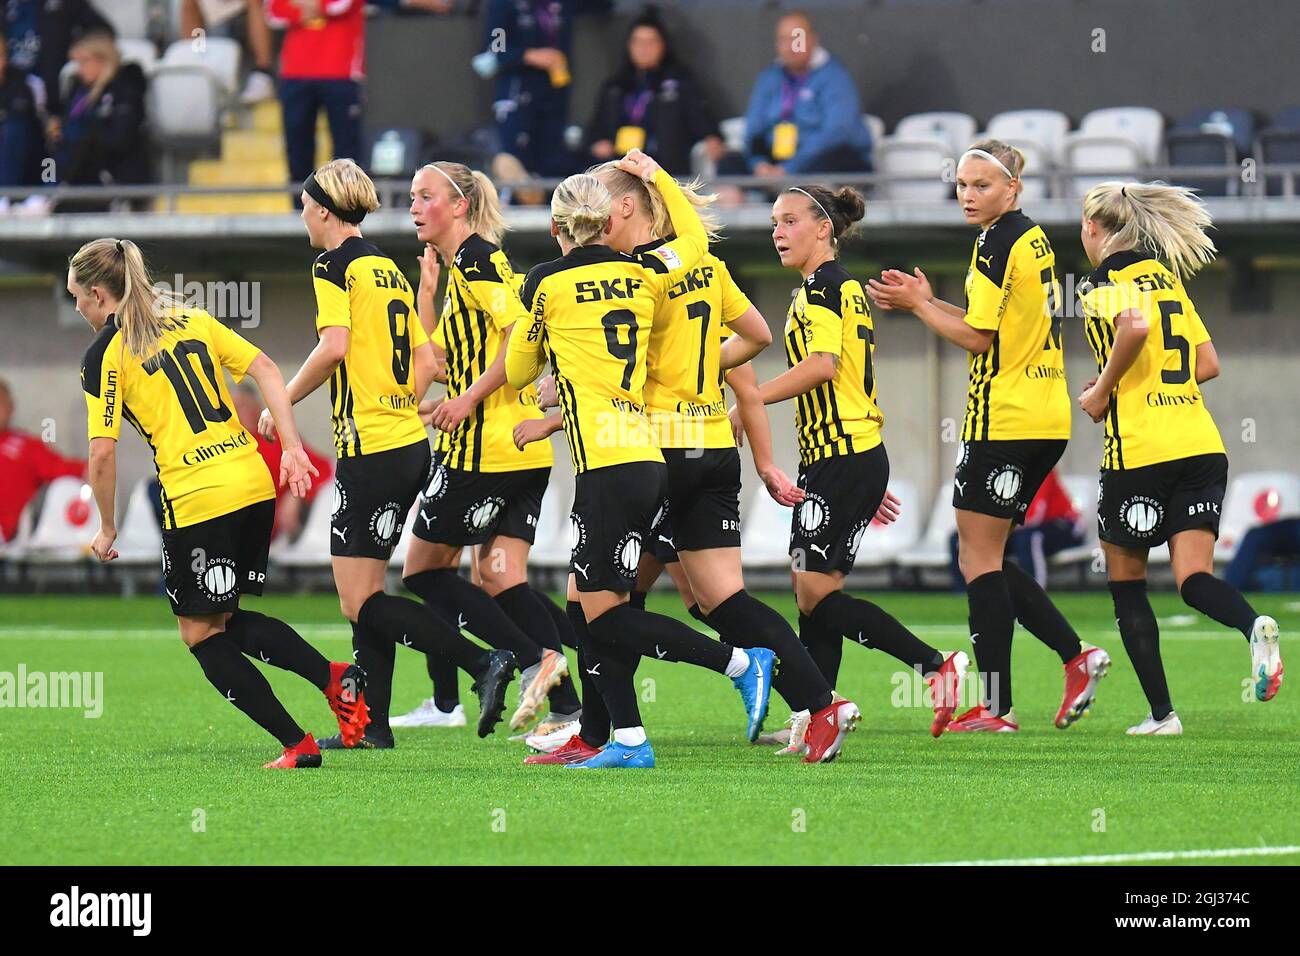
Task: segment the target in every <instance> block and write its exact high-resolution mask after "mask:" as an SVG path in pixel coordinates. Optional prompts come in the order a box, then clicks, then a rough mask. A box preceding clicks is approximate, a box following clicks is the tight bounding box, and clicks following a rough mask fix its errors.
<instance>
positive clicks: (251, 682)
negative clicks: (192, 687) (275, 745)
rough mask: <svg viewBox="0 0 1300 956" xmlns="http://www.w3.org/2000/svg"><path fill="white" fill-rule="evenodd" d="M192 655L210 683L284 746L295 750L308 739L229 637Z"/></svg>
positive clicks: (200, 646) (216, 639)
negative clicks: (295, 746)
mask: <svg viewBox="0 0 1300 956" xmlns="http://www.w3.org/2000/svg"><path fill="white" fill-rule="evenodd" d="M190 653H191V654H193V655H194V659H195V660H196V661H198V662H199V666H200V667H202V668H203V676H205V677H206V678H207V679H208V683H210V684H211V685H212V686H213V687H215V688H216V689H217V691H218V692H219V693H220V694H221V695H222V696H223V697H225V698H226V700H228V701H230V702H231V703H232V704H234V705H235V706H236V707H238V708H239V709H240V710H242V711H243V712H244V713H245V714H246V715H247V716H248V717H249V719H250V720H252V721H253V723H255V724H257V726H259V727H261V728H262V729H263V730H265V731H266V732H267V733H268V734H270V735H271V736H272V737H274V738H275V739H276V740H278V741H280V743H281V744H282V745H283V746H285V747H292V746H293V745H294V744H296V743H300V742H301V741H302V739H303V737H305V736H307V733H306V731H304V730H303V729H302V728H301V727H299V726H298V724H297V723H296V722H295V721H294V719H293V718H292V717H290V716H289V712H288V711H287V710H285V709H284V705H283V704H281V703H280V701H279V700H277V699H276V696H275V693H274V692H273V691H272V690H271V685H270V684H268V683H267V682H266V678H265V677H263V676H262V672H261V671H259V670H258V669H257V668H256V667H254V666H253V662H252V661H250V660H249V659H248V658H247V657H245V656H244V655H243V654H241V653H240V651H239V647H238V645H236V644H235V642H234V641H232V640H231V639H230V638H229V637H227V636H226V635H225V634H213V635H212V636H211V637H209V638H208V639H207V640H206V641H201V642H200V643H198V644H195V645H194V646H193V647H191V648H190Z"/></svg>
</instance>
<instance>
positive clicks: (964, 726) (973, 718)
mask: <svg viewBox="0 0 1300 956" xmlns="http://www.w3.org/2000/svg"><path fill="white" fill-rule="evenodd" d="M1019 729H1020V725H1019V724H1018V723H1016V722H1015V720H1014V719H1012V715H1011V714H1007V715H1006V716H1005V717H998V716H996V715H995V714H994V713H993V712H992V711H990V710H989V709H988V708H987V707H985V706H984V705H983V704H981V705H980V706H979V707H972V708H971V709H970V710H968V711H966V713H964V714H962V715H961V716H960V717H958V718H957V719H956V720H954V721H953V722H952V723H950V724H949V725H948V733H950V734H951V733H960V732H963V731H986V732H992V733H1004V734H1005V733H1013V732H1015V731H1017V730H1019Z"/></svg>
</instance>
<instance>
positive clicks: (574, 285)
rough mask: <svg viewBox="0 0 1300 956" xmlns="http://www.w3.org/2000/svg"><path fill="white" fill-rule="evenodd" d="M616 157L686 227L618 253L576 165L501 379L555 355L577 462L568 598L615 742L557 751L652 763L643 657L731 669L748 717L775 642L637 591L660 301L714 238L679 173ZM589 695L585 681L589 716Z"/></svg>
mask: <svg viewBox="0 0 1300 956" xmlns="http://www.w3.org/2000/svg"><path fill="white" fill-rule="evenodd" d="M620 168H622V169H624V170H625V171H627V172H630V173H633V174H635V175H637V176H639V177H640V178H641V179H642V180H645V181H649V180H653V181H654V182H655V184H656V186H657V187H658V189H659V190H660V192H661V193H662V194H663V197H664V201H665V203H666V204H667V208H668V212H669V216H670V219H671V221H672V223H673V224H674V226H675V227H676V229H677V232H678V238H677V239H676V240H674V241H673V242H671V243H668V244H665V245H662V246H659V247H658V248H655V249H653V250H649V251H646V252H642V253H640V254H638V255H636V256H632V255H626V254H623V253H619V252H615V251H614V250H613V249H611V248H610V247H609V246H608V245H607V244H606V242H607V237H608V232H609V224H610V212H611V206H612V199H611V197H610V194H609V190H608V189H606V188H605V186H604V185H603V184H602V183H601V182H600V181H599V180H598V179H596V178H595V177H594V176H591V175H587V174H583V175H578V176H571V177H569V178H568V179H566V180H565V181H564V182H563V183H561V184H560V186H559V188H558V189H557V190H556V191H555V194H554V196H553V197H552V200H551V220H552V225H551V232H552V234H553V235H554V236H555V237H556V239H557V241H558V242H559V245H560V250H561V252H562V253H563V256H562V257H561V258H559V259H557V260H555V261H553V262H548V263H545V264H543V265H540V266H537V267H536V268H534V269H533V270H532V271H531V272H529V274H528V277H527V279H526V280H525V281H524V287H523V292H522V295H521V298H522V300H523V304H524V307H525V308H526V309H528V310H529V311H530V312H531V313H532V316H531V321H530V322H529V324H528V325H527V326H526V327H525V328H523V329H520V330H517V331H516V333H515V334H514V335H512V336H511V337H510V342H509V345H508V346H507V352H506V377H507V380H508V381H509V382H510V384H511V385H513V386H515V387H517V388H523V387H524V386H526V385H528V384H530V383H532V382H533V381H534V380H535V379H536V378H537V376H538V374H539V373H540V372H541V370H542V367H543V365H544V364H545V362H546V360H547V358H548V357H549V360H550V363H551V366H552V368H553V370H554V374H555V383H556V388H557V390H558V392H559V397H560V404H561V408H562V410H563V417H564V432H565V437H566V438H567V440H568V444H569V451H570V456H571V458H572V460H573V468H574V471H575V472H576V474H577V487H576V490H575V495H574V503H573V513H572V515H571V522H572V526H573V527H572V530H573V543H574V544H573V556H572V559H571V563H570V567H571V571H572V573H571V575H570V578H569V597H570V600H572V601H574V602H575V603H577V604H580V605H581V610H582V621H581V622H580V623H581V624H582V625H583V631H585V633H582V632H580V633H579V645H580V647H581V648H582V652H583V658H584V670H585V672H586V673H587V674H589V675H590V676H591V677H592V678H593V679H594V684H595V688H596V690H597V691H598V692H599V696H600V697H601V698H603V700H604V702H605V704H606V705H607V707H608V709H609V716H610V722H611V723H612V724H613V727H614V742H613V743H611V744H609V745H608V746H606V747H605V748H604V750H601V751H597V750H596V747H597V746H599V745H600V744H603V743H605V740H603V739H586V738H584V737H582V736H581V735H576V736H575V737H574V738H573V739H572V740H571V741H570V744H569V745H568V746H566V747H565V748H561V750H560V751H557V752H556V754H555V755H554V756H556V760H555V761H554V762H567V760H566V757H567V758H577V762H575V763H573V764H572V765H574V766H583V767H593V768H595V767H619V768H622V767H649V766H653V765H654V752H653V750H652V749H651V748H650V745H649V742H648V741H647V740H646V736H645V731H644V729H643V728H642V726H641V718H640V714H639V712H638V709H637V699H636V691H635V688H634V685H633V674H634V672H635V669H636V665H637V661H638V660H639V658H640V656H642V655H655V656H656V657H658V658H659V659H661V660H680V661H686V662H689V663H694V664H698V665H700V666H702V667H707V668H710V669H712V670H715V671H718V672H719V673H725V674H726V675H727V676H728V677H731V678H732V680H733V681H734V682H735V684H736V687H737V688H738V689H739V690H740V691H741V694H742V697H743V698H744V700H745V705H746V711H747V717H748V720H749V722H750V725H751V726H753V725H754V724H759V725H761V724H762V720H763V717H764V716H765V714H766V710H767V696H768V693H769V690H770V679H771V668H772V661H773V654H772V652H771V650H768V649H766V648H759V649H755V650H752V651H750V652H749V653H746V652H745V651H742V650H740V649H739V648H733V647H730V646H728V645H726V644H719V643H715V642H713V641H711V640H708V639H707V638H705V637H704V636H703V635H701V634H699V633H698V632H697V631H696V630H695V629H694V628H691V627H688V626H686V625H685V624H683V623H681V622H680V621H676V620H674V619H672V618H668V617H663V616H660V615H657V614H651V613H648V612H646V611H645V610H643V609H639V608H635V607H633V606H631V605H630V604H629V603H628V594H629V592H630V591H631V590H632V587H633V585H634V584H635V581H636V571H637V564H638V562H639V560H640V556H641V547H642V542H643V541H644V540H645V535H646V534H647V533H648V531H649V527H650V523H651V519H652V518H653V516H654V512H655V509H656V508H657V507H658V506H659V503H660V501H661V500H662V498H663V494H664V486H665V484H666V479H667V469H666V468H665V466H664V459H663V455H662V454H661V453H660V451H659V448H658V446H657V444H656V443H655V440H654V436H653V434H652V432H651V428H650V420H649V418H648V416H647V415H646V410H645V401H644V389H645V381H646V353H647V349H648V345H649V341H648V340H649V333H650V330H651V327H652V324H653V321H654V318H655V314H656V310H657V308H658V305H659V302H660V301H661V300H662V299H663V298H664V297H665V296H667V295H668V293H669V291H670V290H671V289H672V288H673V286H674V285H675V283H677V282H678V281H680V280H681V279H683V278H684V277H685V276H686V275H687V274H688V272H689V270H691V269H693V268H694V267H695V266H696V265H697V264H698V263H699V262H700V259H701V257H702V256H703V255H704V253H705V252H706V251H707V248H708V236H707V234H706V233H705V231H704V228H703V226H702V224H701V223H700V218H699V216H698V215H697V214H696V213H695V210H694V208H693V207H692V206H691V204H690V202H689V201H687V200H686V198H685V197H684V196H683V195H682V192H681V189H680V188H679V187H678V185H677V184H676V183H675V182H674V181H673V180H672V178H671V177H669V176H668V175H667V174H666V173H664V172H663V171H662V170H660V169H659V167H658V164H656V163H655V162H654V161H653V160H651V159H650V158H649V157H648V156H645V155H644V154H642V153H639V152H638V151H633V152H632V153H629V154H628V156H627V157H625V158H624V159H623V160H621V161H620ZM593 703H594V701H593V695H592V694H591V692H590V691H588V692H587V693H586V695H585V699H584V701H583V726H584V728H586V727H587V726H588V722H589V718H590V714H591V711H592V707H593ZM608 726H609V725H608V724H606V725H605V727H606V731H605V732H606V733H607V732H608ZM584 756H585V757H586V758H587V759H581V758H582V757H584Z"/></svg>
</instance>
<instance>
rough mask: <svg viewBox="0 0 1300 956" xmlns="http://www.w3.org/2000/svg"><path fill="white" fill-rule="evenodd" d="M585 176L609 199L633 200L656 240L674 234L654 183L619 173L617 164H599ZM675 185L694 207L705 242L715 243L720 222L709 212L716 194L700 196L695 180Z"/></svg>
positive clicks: (666, 209) (621, 171) (671, 221)
mask: <svg viewBox="0 0 1300 956" xmlns="http://www.w3.org/2000/svg"><path fill="white" fill-rule="evenodd" d="M587 172H588V174H590V175H592V176H595V177H596V178H597V179H599V180H600V181H601V182H602V183H603V184H604V185H605V188H606V189H608V190H609V194H610V197H611V198H612V199H621V198H622V197H624V196H626V195H628V194H631V195H633V196H635V197H636V202H637V205H638V206H640V207H641V208H642V209H644V210H645V212H646V215H648V216H649V217H650V221H651V229H653V230H654V234H655V235H656V236H657V237H659V238H660V239H667V238H668V237H670V236H672V235H673V234H674V233H675V232H676V230H675V229H674V228H673V220H672V217H671V216H669V215H668V206H667V204H666V203H664V197H663V194H662V193H660V192H659V188H658V187H657V186H655V184H654V183H647V182H645V180H643V179H642V178H641V177H640V176H634V175H632V174H631V173H629V172H627V171H626V170H623V169H619V168H618V163H617V162H609V163H600V164H599V165H596V166H592V167H591V168H590V169H589V170H587ZM677 185H678V186H679V187H680V188H681V190H682V193H683V194H684V195H685V196H686V199H687V200H688V201H689V202H690V204H691V205H692V206H694V207H695V211H696V213H697V214H698V215H699V217H700V222H702V223H703V224H704V231H705V232H707V233H708V234H709V239H710V240H716V239H719V238H720V237H721V231H722V220H721V218H719V216H718V214H717V213H716V212H714V211H713V210H711V209H710V208H709V207H710V206H712V205H713V204H714V203H715V202H717V201H718V197H717V194H715V193H702V192H700V190H701V189H702V188H703V186H704V183H703V181H701V180H700V179H698V178H697V179H693V180H691V181H690V182H689V183H678V184H677Z"/></svg>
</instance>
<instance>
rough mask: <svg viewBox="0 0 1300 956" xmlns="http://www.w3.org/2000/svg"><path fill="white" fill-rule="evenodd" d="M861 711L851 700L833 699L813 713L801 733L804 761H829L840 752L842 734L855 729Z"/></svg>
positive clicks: (842, 741) (842, 740)
mask: <svg viewBox="0 0 1300 956" xmlns="http://www.w3.org/2000/svg"><path fill="white" fill-rule="evenodd" d="M861 719H862V712H861V711H860V710H858V705H857V704H855V703H853V701H851V700H835V701H831V703H830V705H829V706H827V707H823V708H822V709H821V710H819V711H817V713H815V714H813V715H812V717H811V718H810V719H809V721H808V730H807V731H806V732H805V733H804V735H803V742H804V747H805V748H806V751H805V753H804V758H803V762H804V763H830V762H831V761H832V760H834V759H835V758H836V757H837V756H839V753H840V747H841V746H842V745H843V744H844V736H845V734H847V733H849V731H851V730H856V729H857V726H858V721H859V720H861Z"/></svg>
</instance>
